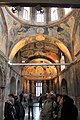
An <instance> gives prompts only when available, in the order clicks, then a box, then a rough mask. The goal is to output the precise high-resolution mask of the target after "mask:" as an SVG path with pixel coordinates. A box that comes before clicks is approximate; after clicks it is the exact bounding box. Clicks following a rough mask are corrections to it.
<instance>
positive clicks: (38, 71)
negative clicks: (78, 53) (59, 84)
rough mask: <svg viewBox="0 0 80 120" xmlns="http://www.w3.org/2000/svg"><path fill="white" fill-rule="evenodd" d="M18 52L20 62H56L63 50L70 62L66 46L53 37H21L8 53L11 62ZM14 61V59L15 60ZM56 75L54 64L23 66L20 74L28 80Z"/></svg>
mask: <svg viewBox="0 0 80 120" xmlns="http://www.w3.org/2000/svg"><path fill="white" fill-rule="evenodd" d="M18 52H19V54H20V56H21V58H20V60H19V61H20V62H22V61H25V62H26V63H35V64H36V63H48V64H51V63H56V62H59V61H60V53H61V52H63V53H64V55H65V56H66V58H67V59H68V60H69V62H71V60H72V59H71V55H70V52H69V50H68V49H67V47H66V46H65V45H64V44H63V43H62V42H60V41H58V40H57V39H55V38H54V37H50V36H47V35H36V36H30V37H26V38H24V39H21V40H20V41H19V42H17V43H16V44H14V46H13V47H12V49H11V52H10V54H9V59H10V61H11V62H13V61H14V58H15V56H17V54H18ZM15 62H16V61H15ZM56 75H57V67H55V66H24V67H23V68H22V76H23V77H24V78H25V79H28V80H32V79H33V80H49V79H53V78H54V77H55V76H56Z"/></svg>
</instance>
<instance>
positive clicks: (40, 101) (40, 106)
mask: <svg viewBox="0 0 80 120" xmlns="http://www.w3.org/2000/svg"><path fill="white" fill-rule="evenodd" d="M39 108H42V94H41V93H40V96H39Z"/></svg>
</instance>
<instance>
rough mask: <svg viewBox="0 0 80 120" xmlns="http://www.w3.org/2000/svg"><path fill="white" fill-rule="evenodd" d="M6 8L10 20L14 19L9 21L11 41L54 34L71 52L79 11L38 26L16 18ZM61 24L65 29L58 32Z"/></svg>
mask: <svg viewBox="0 0 80 120" xmlns="http://www.w3.org/2000/svg"><path fill="white" fill-rule="evenodd" d="M6 10H7V11H8V12H7V16H8V17H9V18H10V21H12V23H9V24H11V27H10V35H9V36H10V41H12V42H13V43H14V42H15V41H17V40H21V39H22V38H24V37H26V36H31V35H37V34H44V35H50V36H54V37H55V38H57V39H58V40H60V41H61V42H63V43H64V44H65V45H66V47H67V48H68V49H69V50H70V52H71V33H72V31H73V27H74V22H75V19H76V16H77V14H78V11H74V10H73V12H72V13H71V15H69V16H68V17H64V18H63V20H61V21H60V20H59V22H55V23H51V24H48V25H45V26H38V25H30V24H27V23H26V24H24V23H25V22H21V20H20V19H18V18H17V19H16V17H15V16H14V15H12V14H11V12H10V11H9V9H6ZM11 19H12V20H11ZM10 21H8V22H10ZM59 26H60V27H61V28H62V29H63V30H61V31H59V32H58V31H57V29H58V27H59Z"/></svg>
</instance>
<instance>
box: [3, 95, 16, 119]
mask: <svg viewBox="0 0 80 120" xmlns="http://www.w3.org/2000/svg"><path fill="white" fill-rule="evenodd" d="M4 117H5V118H4V120H15V107H14V98H13V94H9V95H8V100H7V102H5V107H4Z"/></svg>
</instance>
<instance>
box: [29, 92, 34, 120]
mask: <svg viewBox="0 0 80 120" xmlns="http://www.w3.org/2000/svg"><path fill="white" fill-rule="evenodd" d="M30 111H31V113H32V119H33V98H32V94H31V93H30V94H29V98H28V119H30Z"/></svg>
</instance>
